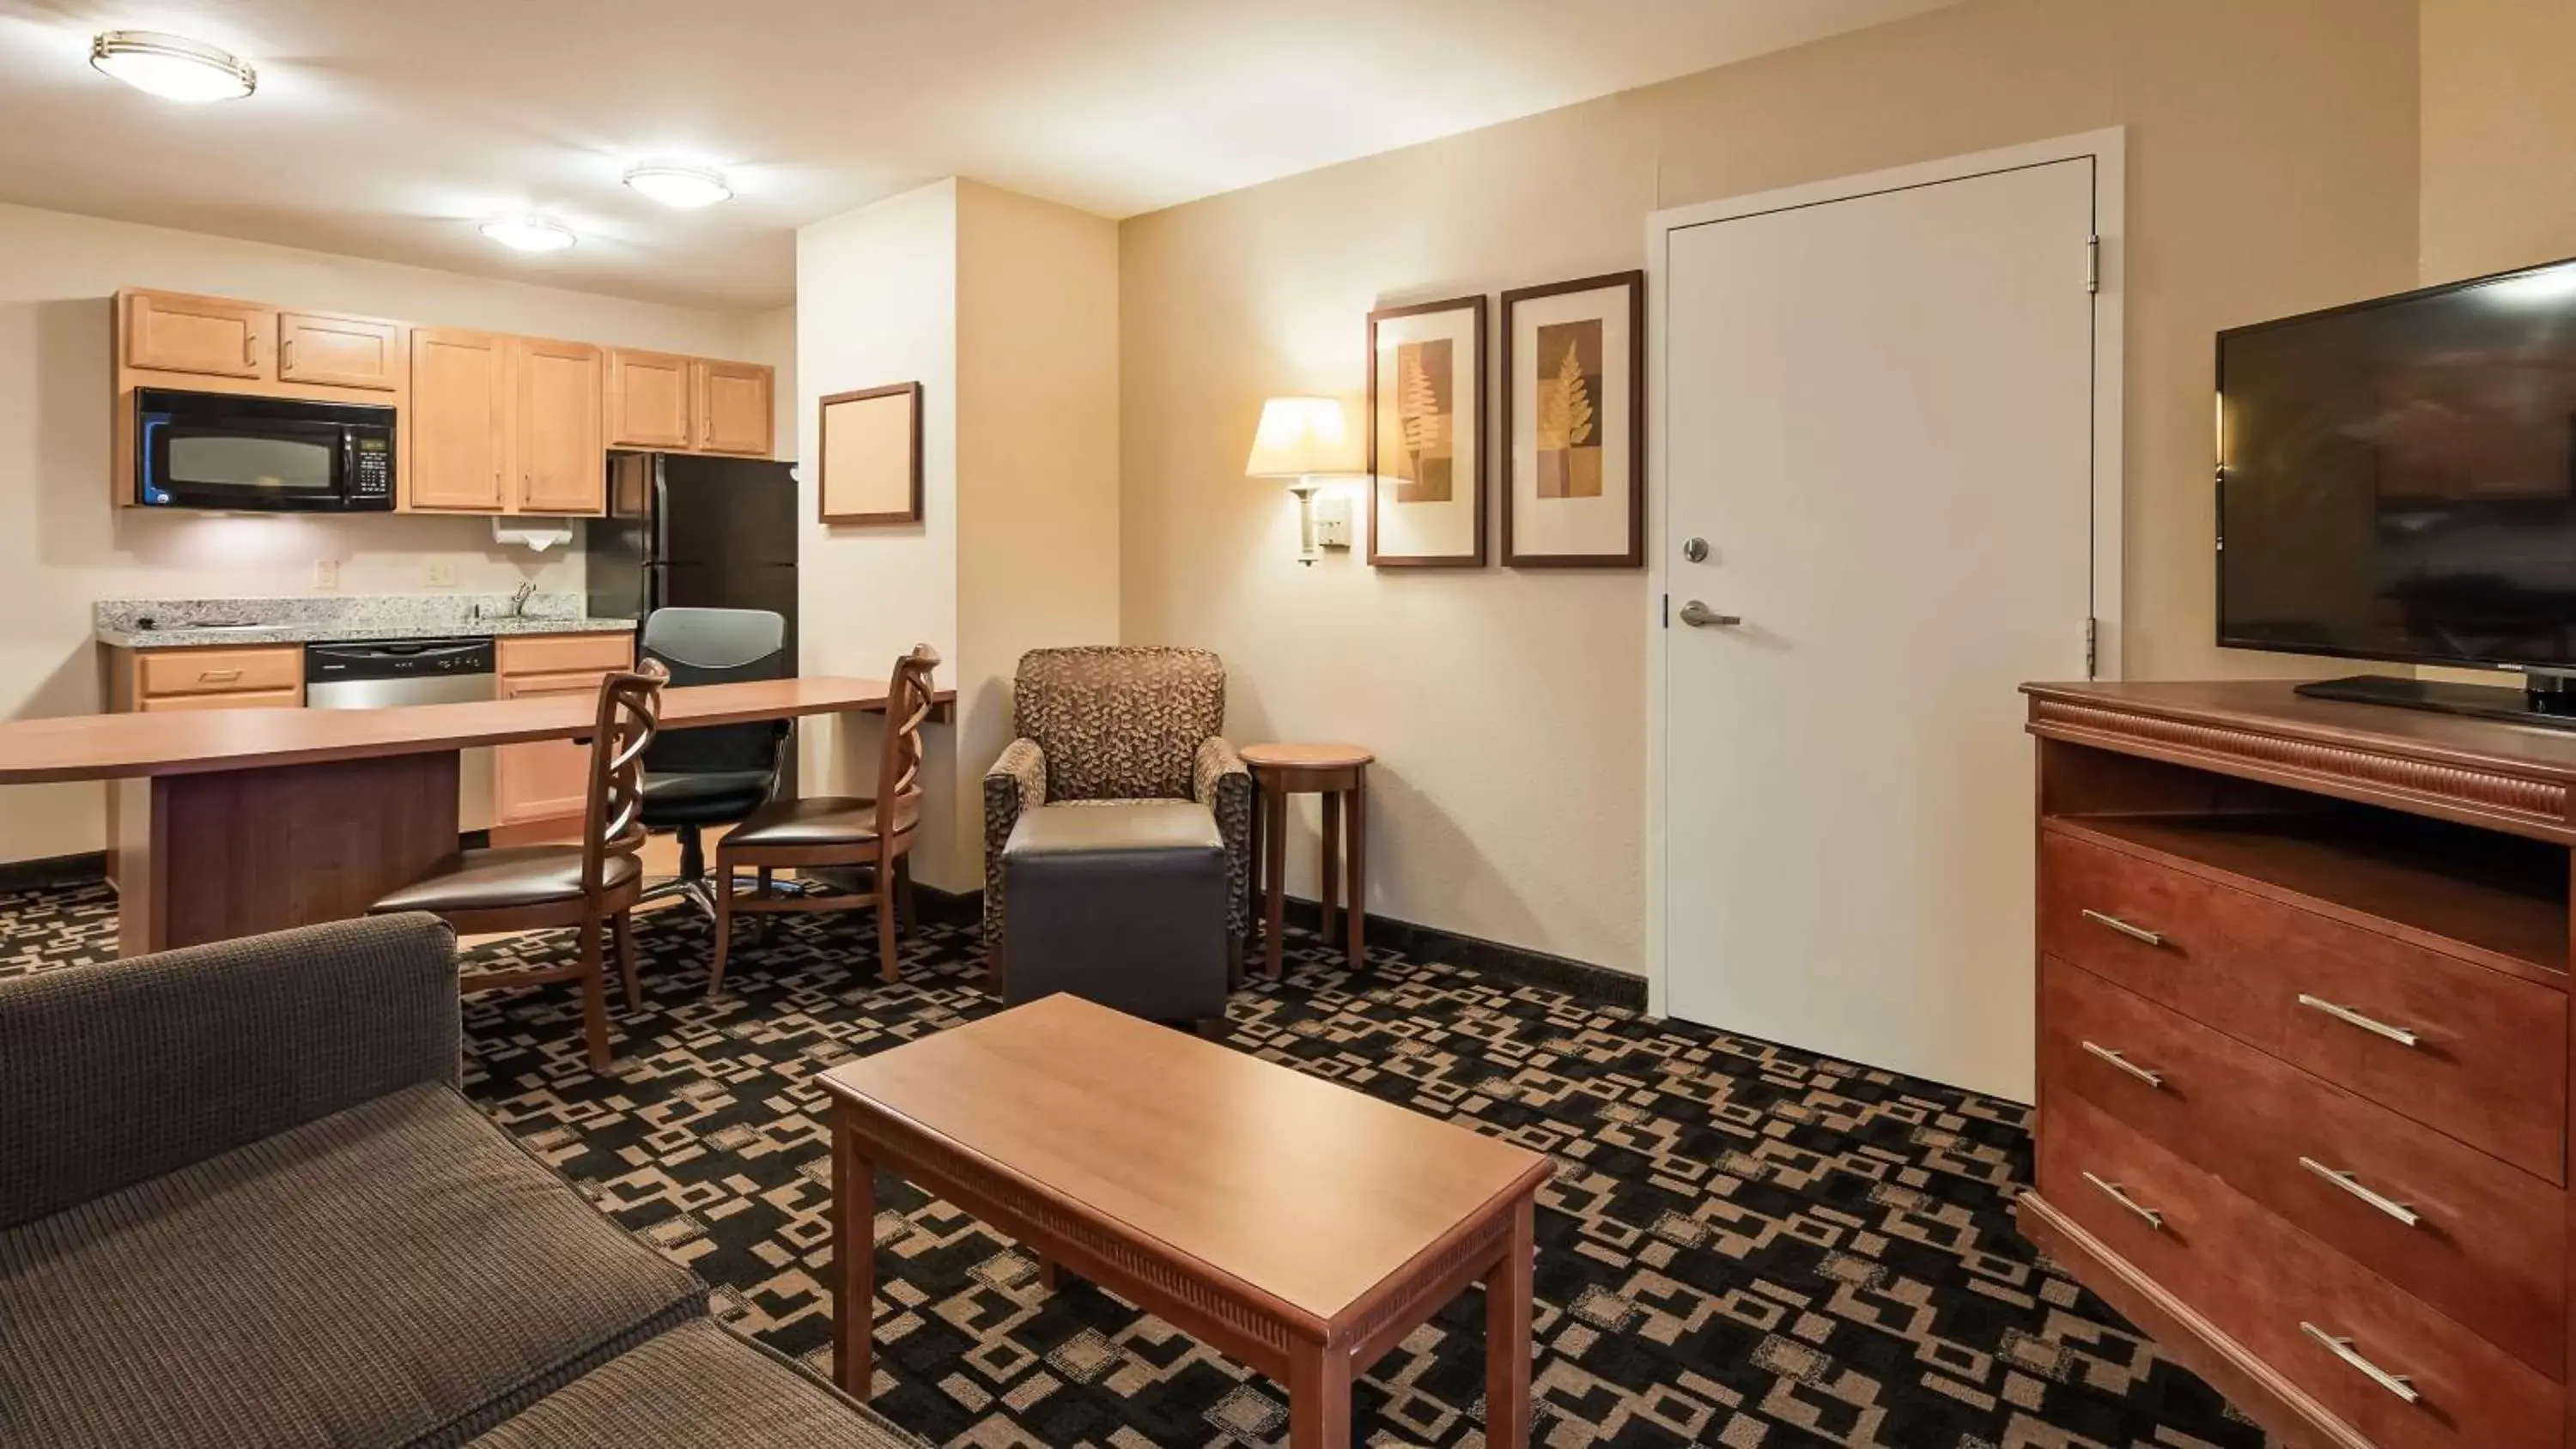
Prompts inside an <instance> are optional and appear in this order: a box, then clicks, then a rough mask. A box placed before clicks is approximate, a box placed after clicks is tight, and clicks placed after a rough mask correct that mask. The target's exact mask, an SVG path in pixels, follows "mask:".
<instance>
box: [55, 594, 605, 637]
mask: <svg viewBox="0 0 2576 1449" xmlns="http://www.w3.org/2000/svg"><path fill="white" fill-rule="evenodd" d="M583 602H584V601H583V599H582V597H581V596H580V595H579V594H537V595H534V596H533V597H531V598H530V599H529V600H528V603H527V608H526V610H525V611H524V612H522V613H520V614H517V615H513V614H512V613H511V612H510V596H509V595H508V594H380V595H368V596H356V597H350V598H312V597H306V598H278V599H102V600H100V601H99V602H97V603H95V604H93V605H91V606H90V622H91V627H92V630H93V632H94V633H95V634H96V635H97V638H98V642H99V643H101V644H110V645H114V646H116V647H118V648H122V649H187V648H208V647H214V646H218V645H242V644H316V643H332V642H338V641H347V640H359V639H491V638H497V637H500V636H502V635H505V634H609V633H616V634H623V633H629V632H632V631H633V630H634V628H635V621H634V620H632V619H599V618H593V617H590V616H589V615H586V614H584V613H583V612H582V607H583Z"/></svg>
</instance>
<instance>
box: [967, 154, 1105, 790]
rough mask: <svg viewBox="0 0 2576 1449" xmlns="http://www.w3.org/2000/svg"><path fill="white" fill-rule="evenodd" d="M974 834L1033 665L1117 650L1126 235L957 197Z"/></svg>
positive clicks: (1059, 212)
mask: <svg viewBox="0 0 2576 1449" xmlns="http://www.w3.org/2000/svg"><path fill="white" fill-rule="evenodd" d="M957 250H958V261H957V271H958V293H957V390H958V391H957V396H958V428H957V473H958V488H957V494H958V549H957V607H958V620H957V624H958V648H957V669H956V672H955V674H954V675H953V676H952V677H953V678H954V680H955V681H956V685H957V692H958V700H959V704H960V709H959V714H958V722H957V739H958V745H957V748H958V754H959V763H960V766H961V768H962V769H963V771H964V772H965V774H966V776H967V777H968V784H969V786H970V788H967V789H963V790H961V791H960V792H959V802H958V803H959V807H960V809H961V810H962V812H963V813H964V815H965V817H966V818H965V819H964V820H962V821H961V822H960V827H959V828H960V830H961V832H972V833H974V834H975V836H976V838H978V839H980V838H981V831H982V819H983V796H982V794H981V793H980V790H979V788H973V787H972V786H973V781H974V778H975V777H978V776H981V775H982V774H983V772H984V771H985V769H987V768H988V767H990V766H991V764H992V762H993V759H994V757H995V756H997V755H999V754H1000V753H1001V752H1002V747H1003V746H1005V745H1007V744H1009V743H1010V741H1011V675H1012V672H1013V670H1014V669H1016V668H1017V666H1018V664H1019V658H1020V656H1021V655H1022V654H1023V653H1026V652H1027V651H1029V650H1031V649H1038V648H1044V647H1047V646H1049V645H1058V644H1114V643H1116V642H1117V641H1118V227H1117V224H1116V223H1114V222H1109V221H1103V220H1102V219H1100V218H1099V217H1096V216H1091V215H1088V214H1085V213H1083V212H1079V211H1074V210H1071V209H1069V208H1066V207H1062V206H1057V205H1054V204H1052V203H1049V202H1043V201H1037V200H1033V199H1031V198H1029V197H1025V196H1021V195H1018V194H1016V193H1014V192H1008V191H1002V190H998V189H996V188H994V187H990V186H981V185H976V184H974V183H971V182H970V183H965V184H961V185H960V187H959V188H958V225H957Z"/></svg>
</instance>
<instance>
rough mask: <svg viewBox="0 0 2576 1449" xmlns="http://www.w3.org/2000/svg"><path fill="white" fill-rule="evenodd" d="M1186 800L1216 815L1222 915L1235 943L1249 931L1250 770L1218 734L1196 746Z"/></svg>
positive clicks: (1250, 908) (1250, 920) (1231, 746)
mask: <svg viewBox="0 0 2576 1449" xmlns="http://www.w3.org/2000/svg"><path fill="white" fill-rule="evenodd" d="M1190 797H1191V798H1192V799H1194V800H1196V801H1198V802H1199V803H1200V804H1202V805H1205V806H1206V807H1208V809H1209V810H1210V811H1212V812H1214V814H1215V815H1216V831H1217V834H1218V835H1220V836H1222V837H1224V839H1225V884H1226V900H1227V902H1228V904H1227V906H1226V915H1227V917H1228V924H1229V925H1231V926H1232V927H1233V930H1234V934H1235V936H1236V937H1237V938H1238V939H1239V938H1241V937H1242V936H1243V934H1244V933H1245V932H1246V931H1249V930H1250V929H1251V928H1252V914H1251V913H1252V907H1251V904H1250V901H1251V897H1250V895H1249V894H1248V893H1247V891H1246V886H1247V884H1248V883H1249V881H1250V878H1251V870H1252V771H1251V770H1249V769H1247V768H1246V767H1245V766H1244V763H1243V756H1241V755H1239V754H1237V753H1235V749H1234V746H1233V745H1232V744H1229V743H1228V742H1227V741H1226V738H1225V736H1223V735H1210V736H1208V737H1207V738H1206V739H1204V740H1201V741H1199V748H1198V754H1197V755H1196V756H1195V757H1193V758H1192V760H1191V761H1190Z"/></svg>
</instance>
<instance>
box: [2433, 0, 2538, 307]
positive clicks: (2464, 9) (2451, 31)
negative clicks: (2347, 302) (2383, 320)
mask: <svg viewBox="0 0 2576 1449" xmlns="http://www.w3.org/2000/svg"><path fill="white" fill-rule="evenodd" d="M2423 16H2424V152H2423V157H2424V208H2423V229H2422V239H2423V253H2424V256H2423V280H2424V281H2425V282H2426V283H2428V284H2429V283H2435V282H2449V281H2457V280H2458V279H2460V278H2462V277H2474V276H2479V275H2482V274H2484V273H2487V272H2501V271H2506V270H2509V269H2511V268H2514V267H2521V266H2529V265H2531V264H2532V263H2534V262H2550V261H2557V260H2559V259H2560V258H2562V257H2567V256H2576V87H2571V86H2570V85H2569V84H2568V83H2567V62H2568V58H2569V57H2570V56H2576V5H2571V4H2568V3H2566V0H2424V11H2423Z"/></svg>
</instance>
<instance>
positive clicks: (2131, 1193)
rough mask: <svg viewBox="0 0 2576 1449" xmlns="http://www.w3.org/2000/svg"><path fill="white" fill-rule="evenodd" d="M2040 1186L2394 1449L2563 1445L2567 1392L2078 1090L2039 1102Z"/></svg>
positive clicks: (2224, 1328) (2220, 1326) (2218, 1324)
mask: <svg viewBox="0 0 2576 1449" xmlns="http://www.w3.org/2000/svg"><path fill="white" fill-rule="evenodd" d="M2039 1191H2040V1194H2041V1195H2042V1196H2043V1197H2044V1198H2046V1199H2047V1200H2048V1202H2050V1203H2051V1204H2053V1205H2054V1206H2055V1207H2056V1208H2057V1209H2058V1211H2060V1212H2061V1213H2064V1214H2065V1215H2066V1216H2068V1217H2070V1218H2073V1219H2074V1220H2075V1221H2076V1222H2077V1223H2079V1224H2080V1225H2082V1226H2083V1228H2084V1229H2085V1230H2086V1231H2087V1232H2089V1233H2091V1234H2092V1235H2093V1236H2094V1237H2096V1238H2098V1239H2100V1240H2101V1241H2102V1243H2103V1244H2104V1245H2105V1246H2107V1247H2109V1248H2110V1249H2111V1250H2112V1251H2114V1252H2116V1253H2118V1254H2120V1256H2122V1257H2123V1258H2126V1259H2127V1260H2128V1261H2129V1262H2130V1263H2131V1264H2132V1265H2134V1266H2135V1267H2136V1268H2138V1269H2139V1270H2140V1271H2142V1272H2144V1273H2145V1274H2147V1276H2149V1277H2151V1278H2153V1279H2155V1280H2156V1281H2157V1282H2158V1283H2159V1284H2161V1285H2162V1286H2163V1287H2164V1288H2165V1289H2166V1290H2167V1291H2169V1292H2171V1293H2174V1294H2176V1295H2178V1296H2180V1297H2181V1298H2182V1299H2184V1300H2185V1301H2186V1302H2188V1303H2190V1304H2191V1305H2192V1307H2193V1309H2194V1310H2195V1311H2196V1312H2198V1313H2199V1314H2200V1315H2201V1316H2202V1317H2203V1318H2205V1319H2207V1320H2208V1321H2209V1323H2210V1324H2211V1325H2212V1326H2213V1327H2215V1328H2216V1329H2217V1330H2218V1331H2219V1332H2221V1333H2224V1334H2226V1335H2227V1336H2228V1337H2230V1338H2232V1339H2234V1340H2236V1342H2237V1343H2239V1344H2241V1345H2243V1346H2244V1347H2245V1348H2246V1349H2247V1350H2249V1351H2250V1352H2252V1353H2253V1354H2254V1356H2256V1357H2257V1358H2260V1359H2262V1360H2263V1361H2264V1362H2265V1363H2266V1364H2268V1365H2270V1367H2271V1368H2272V1369H2273V1370H2274V1371H2275V1372H2276V1373H2278V1374H2279V1375H2280V1376H2281V1377H2283V1378H2284V1379H2287V1380H2288V1381H2290V1382H2291V1383H2293V1384H2295V1385H2297V1386H2298V1387H2299V1388H2300V1389H2302V1390H2304V1391H2306V1392H2307V1393H2308V1394H2309V1395H2311V1396H2313V1397H2314V1398H2315V1399H2316V1400H2317V1401H2318V1402H2319V1403H2320V1404H2322V1405H2324V1406H2325V1407H2326V1409H2327V1410H2328V1411H2329V1412H2331V1413H2333V1414H2334V1415H2335V1416H2336V1417H2338V1418H2340V1419H2342V1420H2344V1421H2345V1422H2346V1423H2348V1424H2351V1425H2352V1426H2353V1427H2355V1428H2357V1429H2359V1430H2360V1431H2361V1432H2362V1434H2363V1435H2364V1436H2366V1437H2367V1438H2368V1439H2369V1440H2370V1441H2371V1442H2372V1443H2374V1444H2377V1445H2379V1446H2381V1449H2508V1446H2510V1449H2525V1446H2529V1449H2550V1446H2556V1445H2560V1444H2561V1443H2562V1442H2563V1438H2564V1425H2563V1422H2562V1419H2561V1414H2562V1412H2563V1410H2562V1403H2563V1400H2562V1395H2561V1393H2560V1391H2559V1388H2558V1386H2557V1385H2556V1384H2554V1383H2552V1382H2550V1381H2549V1379H2547V1378H2546V1377H2544V1376H2543V1375H2541V1374H2539V1373H2538V1372H2536V1371H2534V1370H2533V1369H2531V1368H2530V1367H2528V1366H2526V1365H2525V1364H2523V1363H2521V1362H2519V1361H2517V1360H2516V1359H2514V1358H2513V1357H2512V1356H2510V1355H2508V1354H2507V1353H2505V1352H2504V1351H2503V1350H2502V1349H2500V1348H2497V1347H2496V1346H2495V1345H2493V1344H2491V1343H2488V1342H2487V1341H2486V1340H2484V1339H2482V1338H2480V1337H2478V1336H2477V1335H2476V1334H2474V1333H2471V1332H2470V1331H2469V1330H2467V1329H2466V1328H2463V1327H2461V1326H2460V1325H2459V1324H2458V1323H2455V1322H2453V1321H2452V1320H2450V1319H2449V1318H2446V1317H2444V1316H2443V1315H2441V1314H2440V1313H2437V1312H2435V1311H2434V1310H2433V1309H2432V1308H2431V1307H2429V1306H2427V1305H2426V1304H2425V1303H2424V1302H2422V1301H2421V1300H2419V1299H2417V1298H2414V1297H2411V1296H2410V1295H2408V1294H2406V1293H2405V1292H2403V1291H2401V1290H2399V1289H2398V1288H2395V1287H2393V1286H2391V1285H2390V1284H2389V1283H2387V1282H2386V1281H2385V1280H2383V1279H2380V1278H2378V1277H2376V1276H2374V1275H2372V1274H2371V1273H2369V1272H2368V1271H2366V1270H2364V1269H2363V1268H2361V1267H2360V1266H2359V1265H2357V1264H2355V1263H2354V1262H2352V1261H2351V1260H2350V1259H2348V1258H2345V1257H2344V1256H2343V1255H2341V1254H2339V1253H2337V1252H2335V1251H2334V1250H2333V1249H2331V1248H2328V1247H2326V1246H2325V1245H2324V1244H2322V1243H2319V1242H2318V1241H2317V1240H2316V1239H2314V1238H2311V1237H2309V1236H2308V1235H2307V1234H2305V1233H2302V1232H2300V1231H2298V1230H2297V1229H2295V1228H2293V1227H2291V1226H2289V1225H2288V1224H2287V1223H2285V1222H2283V1221H2282V1220H2281V1219H2279V1218H2277V1217H2274V1216H2273V1215H2272V1214H2271V1213H2269V1212H2267V1211H2265V1210H2264V1208H2263V1207H2262V1206H2261V1205H2260V1204H2258V1203H2256V1202H2255V1201H2254V1200H2253V1199H2251V1198H2249V1197H2246V1196H2244V1195H2243V1194H2241V1193H2239V1192H2237V1191H2236V1190H2235V1189H2233V1188H2231V1187H2229V1186H2228V1185H2226V1184H2225V1183H2222V1182H2220V1181H2219V1180H2218V1179H2217V1178H2215V1177H2212V1176H2210V1175H2209V1174H2208V1173H2206V1172H2203V1171H2201V1170H2200V1169H2199V1168H2197V1167H2194V1166H2193V1165H2191V1164H2190V1163H2189V1162H2186V1161H2184V1160H2183V1159H2182V1158H2181V1157H2179V1156H2177V1155H2175V1154H2174V1153H2172V1152H2170V1151H2168V1150H2166V1149H2165V1148H2163V1147H2162V1146H2159V1145H2158V1144H2157V1143H2155V1142H2154V1141H2152V1140H2151V1139H2149V1138H2148V1137H2147V1136H2145V1135H2144V1134H2142V1133H2140V1132H2138V1131H2136V1130H2134V1129H2132V1128H2130V1127H2128V1126H2126V1125H2124V1124H2123V1123H2121V1122H2120V1121H2119V1120H2118V1119H2116V1118H2114V1117H2112V1116H2111V1115H2110V1114H2109V1113H2106V1112H2104V1111H2102V1110H2101V1109H2100V1108H2098V1107H2096V1106H2094V1105H2093V1104H2091V1103H2090V1102H2088V1101H2086V1100H2085V1098H2084V1097H2082V1096H2080V1095H2078V1094H2076V1093H2073V1092H2052V1093H2049V1094H2047V1096H2046V1098H2045V1100H2044V1101H2043V1102H2042V1104H2041V1108H2040V1137H2039ZM2325 1340H2338V1341H2341V1345H2342V1348H2343V1350H2344V1353H2338V1352H2337V1351H2336V1348H2335V1347H2334V1346H2330V1345H2329V1343H2328V1342H2326V1341H2325ZM2345 1354H2349V1355H2352V1357H2346V1356H2344V1355H2345ZM2364 1363H2367V1364H2368V1365H2371V1366H2373V1367H2375V1368H2376V1369H2377V1370H2378V1371H2380V1372H2382V1373H2385V1374H2388V1375H2393V1376H2397V1377H2398V1378H2400V1379H2402V1382H2401V1383H2398V1384H2396V1385H2395V1386H2393V1387H2392V1385H2390V1384H2387V1383H2382V1382H2380V1381H2379V1380H2377V1379H2375V1378H2373V1377H2372V1373H2371V1370H2370V1369H2368V1368H2365V1367H2363V1364H2364ZM2401 1390H2402V1392H2401ZM2409 1394H2411V1395H2413V1396H2414V1398H2413V1400H2412V1401H2411V1402H2410V1401H2409V1399H2408V1398H2407V1397H2406V1395H2409Z"/></svg>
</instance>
